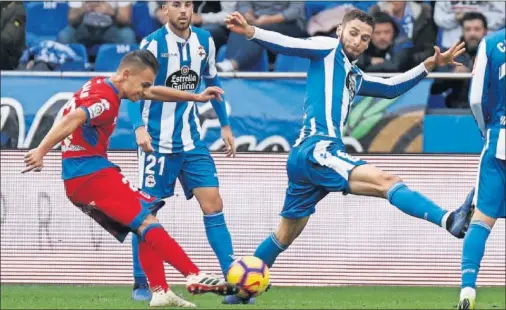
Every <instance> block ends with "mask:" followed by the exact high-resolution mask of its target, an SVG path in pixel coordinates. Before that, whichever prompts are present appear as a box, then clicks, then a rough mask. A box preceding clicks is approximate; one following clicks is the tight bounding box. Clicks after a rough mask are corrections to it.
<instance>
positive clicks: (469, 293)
mask: <svg viewBox="0 0 506 310" xmlns="http://www.w3.org/2000/svg"><path fill="white" fill-rule="evenodd" d="M464 298H471V299H475V298H476V290H475V289H474V288H472V287H464V288H463V289H462V290H460V299H464Z"/></svg>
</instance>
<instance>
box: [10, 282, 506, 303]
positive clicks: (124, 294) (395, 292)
mask: <svg viewBox="0 0 506 310" xmlns="http://www.w3.org/2000/svg"><path fill="white" fill-rule="evenodd" d="M172 289H173V290H174V292H176V293H178V294H183V296H184V297H185V298H187V299H188V300H190V301H192V302H194V303H196V304H197V307H199V308H207V309H236V308H238V306H229V305H222V304H221V298H220V297H217V296H215V295H211V294H206V295H203V296H190V295H189V294H187V293H186V292H184V288H183V287H181V286H175V287H173V288H172ZM130 292H131V291H130V287H127V286H87V285H85V286H81V285H79V286H77V285H76V286H72V285H7V284H4V285H2V286H1V306H0V308H1V309H144V308H149V307H148V304H147V303H143V302H134V301H131V300H130ZM183 292H184V293H183ZM458 294H459V289H458V288H455V287H385V286H381V287H318V288H316V287H273V288H272V289H271V290H270V291H269V292H267V293H265V294H264V295H262V296H261V297H260V298H258V299H257V303H256V305H247V306H246V305H244V306H240V308H241V309H243V308H244V309H455V308H456V304H457V299H458ZM505 299H506V296H505V288H504V287H494V288H479V290H478V299H477V308H478V309H505V308H506V304H505V303H506V302H505Z"/></svg>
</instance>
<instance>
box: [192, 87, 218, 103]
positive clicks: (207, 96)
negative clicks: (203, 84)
mask: <svg viewBox="0 0 506 310" xmlns="http://www.w3.org/2000/svg"><path fill="white" fill-rule="evenodd" d="M224 93H225V91H224V90H223V89H221V88H219V87H216V86H211V87H208V88H206V89H205V90H204V91H203V92H201V93H200V94H198V95H197V96H196V98H195V101H197V102H208V101H209V100H211V99H217V100H218V101H223V98H222V97H221V95H223V94H224Z"/></svg>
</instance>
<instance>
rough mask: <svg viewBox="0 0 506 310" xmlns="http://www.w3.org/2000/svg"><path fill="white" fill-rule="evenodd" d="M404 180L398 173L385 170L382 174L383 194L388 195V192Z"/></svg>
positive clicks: (381, 187) (381, 186) (381, 188)
mask: <svg viewBox="0 0 506 310" xmlns="http://www.w3.org/2000/svg"><path fill="white" fill-rule="evenodd" d="M400 182H402V179H401V178H400V177H398V176H396V175H392V174H390V173H386V172H383V173H382V174H381V175H380V182H379V183H380V190H381V192H382V193H383V195H384V196H385V197H386V194H387V192H388V191H389V190H390V188H392V186H394V185H395V184H397V183H400Z"/></svg>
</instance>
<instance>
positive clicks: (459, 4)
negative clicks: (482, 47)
mask: <svg viewBox="0 0 506 310" xmlns="http://www.w3.org/2000/svg"><path fill="white" fill-rule="evenodd" d="M466 12H479V13H482V14H483V15H484V16H485V17H486V18H487V22H488V29H490V30H491V31H495V30H498V29H501V28H502V27H504V24H505V14H506V12H505V3H504V1H499V2H494V1H437V2H436V4H435V8H434V21H435V22H436V25H438V26H439V27H440V28H441V29H442V38H441V39H442V41H441V46H442V47H443V48H450V47H451V46H452V45H453V44H454V43H455V42H456V41H457V40H458V39H459V38H460V37H461V36H462V27H461V24H462V19H463V17H464V14H465V13H466Z"/></svg>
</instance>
